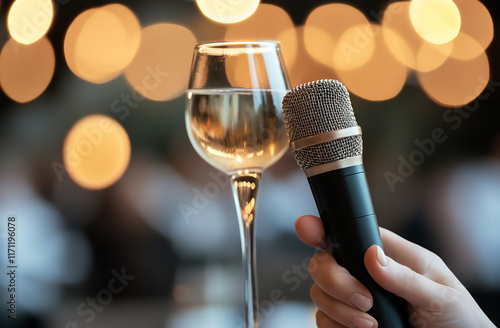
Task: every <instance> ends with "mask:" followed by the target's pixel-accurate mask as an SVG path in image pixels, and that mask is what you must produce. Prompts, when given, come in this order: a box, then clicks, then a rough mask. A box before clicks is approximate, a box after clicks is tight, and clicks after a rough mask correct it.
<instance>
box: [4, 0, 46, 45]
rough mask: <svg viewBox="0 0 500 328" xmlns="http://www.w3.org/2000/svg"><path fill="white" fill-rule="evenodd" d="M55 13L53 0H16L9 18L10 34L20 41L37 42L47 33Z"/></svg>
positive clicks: (25, 42)
mask: <svg viewBox="0 0 500 328" xmlns="http://www.w3.org/2000/svg"><path fill="white" fill-rule="evenodd" d="M53 15H54V9H53V7H52V1H51V0H16V1H14V3H13V4H12V7H10V10H9V15H8V18H7V26H8V28H9V32H10V35H11V36H12V38H13V39H14V40H16V41H17V42H19V43H24V44H30V43H33V42H36V41H37V40H39V39H40V38H41V37H42V36H44V35H45V33H47V30H48V29H49V27H50V24H51V23H52V18H53Z"/></svg>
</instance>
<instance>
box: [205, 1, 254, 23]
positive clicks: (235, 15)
mask: <svg viewBox="0 0 500 328" xmlns="http://www.w3.org/2000/svg"><path fill="white" fill-rule="evenodd" d="M259 2H260V0H217V1H214V0H196V3H197V4H198V8H199V9H200V10H201V12H202V13H203V14H204V15H205V16H206V17H208V18H210V19H211V20H214V21H216V22H218V23H224V24H232V23H237V22H241V21H243V20H245V19H247V18H248V17H250V16H251V15H252V14H253V13H254V12H255V10H257V7H258V6H259Z"/></svg>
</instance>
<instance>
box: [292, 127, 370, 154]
mask: <svg viewBox="0 0 500 328" xmlns="http://www.w3.org/2000/svg"><path fill="white" fill-rule="evenodd" d="M361 134H362V133H361V127H360V126H353V127H350V128H346V129H341V130H334V131H328V132H324V133H321V134H317V135H314V136H310V137H307V138H303V139H298V140H295V141H292V142H290V148H291V149H292V150H297V149H301V148H305V147H309V146H313V145H317V144H321V143H324V142H328V141H332V140H336V139H342V138H346V137H351V136H358V135H361Z"/></svg>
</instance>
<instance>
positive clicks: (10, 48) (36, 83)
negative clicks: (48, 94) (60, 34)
mask: <svg viewBox="0 0 500 328" xmlns="http://www.w3.org/2000/svg"><path fill="white" fill-rule="evenodd" d="M55 66H56V58H55V53H54V48H53V47H52V44H51V43H50V41H49V40H48V39H47V38H46V37H42V38H41V39H40V40H38V41H37V42H35V43H31V44H28V45H25V44H21V43H17V42H16V41H14V40H13V39H10V40H8V41H7V42H6V43H5V45H4V46H3V48H2V52H1V53H0V86H1V87H2V90H3V91H4V92H5V94H6V95H7V96H9V98H11V99H12V100H15V101H17V102H20V103H25V102H28V101H31V100H33V99H35V98H37V97H38V96H39V95H41V94H42V93H43V91H45V89H46V88H47V86H48V85H49V83H50V81H51V80H52V77H53V76H54V70H55Z"/></svg>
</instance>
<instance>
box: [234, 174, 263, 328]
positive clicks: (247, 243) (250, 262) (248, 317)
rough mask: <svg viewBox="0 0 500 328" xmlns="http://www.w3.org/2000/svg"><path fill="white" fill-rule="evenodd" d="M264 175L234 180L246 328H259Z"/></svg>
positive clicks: (240, 177) (246, 176)
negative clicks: (259, 217)
mask: <svg viewBox="0 0 500 328" xmlns="http://www.w3.org/2000/svg"><path fill="white" fill-rule="evenodd" d="M259 181H260V173H247V172H246V173H241V174H235V175H232V176H231V185H232V189H233V195H234V201H235V203H236V211H237V212H238V221H239V225H240V237H241V252H242V258H243V271H244V275H243V278H244V283H245V294H244V296H245V321H246V328H257V327H259V304H258V303H259V299H258V295H257V275H256V265H255V234H254V222H255V202H256V199H257V190H258V189H259Z"/></svg>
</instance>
